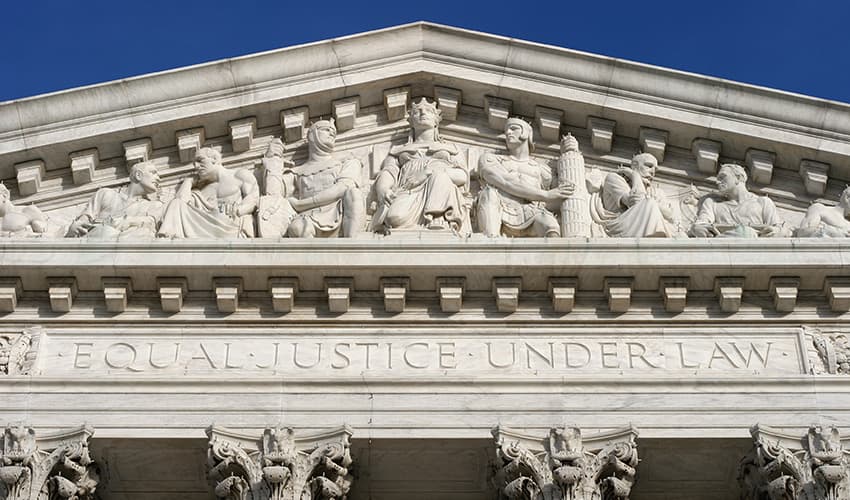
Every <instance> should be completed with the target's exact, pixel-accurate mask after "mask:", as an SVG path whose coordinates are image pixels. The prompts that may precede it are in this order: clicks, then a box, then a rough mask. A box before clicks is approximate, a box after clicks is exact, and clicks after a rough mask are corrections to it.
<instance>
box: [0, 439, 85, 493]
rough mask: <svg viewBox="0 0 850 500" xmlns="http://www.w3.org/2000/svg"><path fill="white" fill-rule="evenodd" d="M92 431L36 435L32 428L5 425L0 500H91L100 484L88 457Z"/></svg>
mask: <svg viewBox="0 0 850 500" xmlns="http://www.w3.org/2000/svg"><path fill="white" fill-rule="evenodd" d="M92 434H94V431H92V429H91V428H89V427H80V428H78V429H73V430H71V431H67V432H62V433H58V434H53V435H46V436H42V437H39V436H36V432H35V430H34V429H33V428H32V427H28V426H26V425H23V424H20V425H16V426H7V427H6V429H5V431H4V433H3V443H2V450H0V500H54V499H71V500H93V499H94V498H95V491H96V489H97V486H98V483H99V481H100V474H99V469H98V467H97V465H96V464H95V463H94V461H93V460H92V458H91V456H90V455H89V449H88V442H89V439H90V438H91V436H92Z"/></svg>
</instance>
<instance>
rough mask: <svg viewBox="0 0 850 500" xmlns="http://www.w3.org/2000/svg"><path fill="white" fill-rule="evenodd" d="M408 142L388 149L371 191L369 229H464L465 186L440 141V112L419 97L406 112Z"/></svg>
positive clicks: (461, 169) (453, 153) (456, 160)
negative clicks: (372, 203)
mask: <svg viewBox="0 0 850 500" xmlns="http://www.w3.org/2000/svg"><path fill="white" fill-rule="evenodd" d="M409 120H410V138H409V140H408V143H407V144H404V145H401V146H394V147H393V148H392V149H390V154H389V156H387V158H386V160H384V163H383V164H382V165H381V172H380V173H379V174H378V177H377V179H376V180H375V184H374V185H373V186H372V189H373V190H374V196H375V199H376V200H377V208H376V210H375V214H374V216H373V217H372V229H373V230H374V231H376V232H379V233H385V234H388V233H389V232H390V231H391V230H392V229H407V228H416V227H426V228H428V229H450V230H452V231H461V230H462V228H463V226H465V225H466V223H468V213H466V208H465V205H464V197H463V193H462V191H461V186H464V185H465V184H466V183H467V182H468V181H469V176H468V174H467V172H466V167H465V164H464V161H463V159H462V158H461V155H460V152H459V151H458V150H457V148H456V147H455V146H454V145H452V144H449V143H446V142H443V141H442V139H440V133H439V124H440V110H439V109H438V108H437V105H436V104H433V103H430V102H428V101H427V100H425V98H424V97H423V98H422V99H421V100H420V101H419V102H416V103H413V104H412V105H411V106H410V115H409Z"/></svg>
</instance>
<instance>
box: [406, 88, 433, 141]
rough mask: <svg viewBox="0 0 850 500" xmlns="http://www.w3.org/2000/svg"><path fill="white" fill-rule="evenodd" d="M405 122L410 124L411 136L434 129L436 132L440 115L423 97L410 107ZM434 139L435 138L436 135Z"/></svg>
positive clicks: (431, 103)
mask: <svg viewBox="0 0 850 500" xmlns="http://www.w3.org/2000/svg"><path fill="white" fill-rule="evenodd" d="M407 120H408V121H409V122H410V128H411V129H412V131H413V134H416V133H418V132H420V131H422V130H428V129H434V131H435V132H436V131H437V130H438V127H439V125H440V121H441V120H442V113H441V112H440V109H439V108H438V107H437V105H436V104H435V103H433V102H428V100H427V99H425V98H424V97H423V98H421V99H419V102H414V103H413V104H411V105H410V111H409V112H408V115H407ZM414 138H415V137H414ZM435 138H437V137H436V134H435Z"/></svg>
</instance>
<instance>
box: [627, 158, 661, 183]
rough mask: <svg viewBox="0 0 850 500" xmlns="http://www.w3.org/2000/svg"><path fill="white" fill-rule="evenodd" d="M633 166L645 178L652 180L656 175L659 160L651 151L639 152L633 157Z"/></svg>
mask: <svg viewBox="0 0 850 500" xmlns="http://www.w3.org/2000/svg"><path fill="white" fill-rule="evenodd" d="M631 167H632V169H633V170H636V171H637V172H638V173H640V176H641V177H642V178H643V179H644V180H650V179H652V178H653V177H655V170H656V169H657V168H658V160H657V159H656V158H655V156H653V155H652V154H650V153H639V154H636V155H634V156H633V157H632V163H631Z"/></svg>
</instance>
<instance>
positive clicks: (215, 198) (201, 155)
mask: <svg viewBox="0 0 850 500" xmlns="http://www.w3.org/2000/svg"><path fill="white" fill-rule="evenodd" d="M194 165H195V174H196V175H197V177H196V178H195V179H185V180H184V181H183V183H182V184H181V185H180V187H179V188H178V189H177V194H176V196H175V198H174V200H172V201H171V202H170V203H169V204H168V206H167V207H166V209H165V215H164V216H163V218H162V225H161V226H160V228H159V232H158V235H159V236H162V237H166V238H219V239H220V238H237V237H253V236H254V217H253V215H254V210H255V209H256V208H257V200H258V199H259V196H260V188H259V186H258V184H257V179H255V178H254V174H253V173H251V172H250V171H249V170H247V169H238V170H236V171H230V170H228V169H226V168H224V166H223V165H222V164H221V153H219V152H218V151H216V150H214V149H212V148H201V149H199V150H198V153H197V154H196V155H195V161H194Z"/></svg>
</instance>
